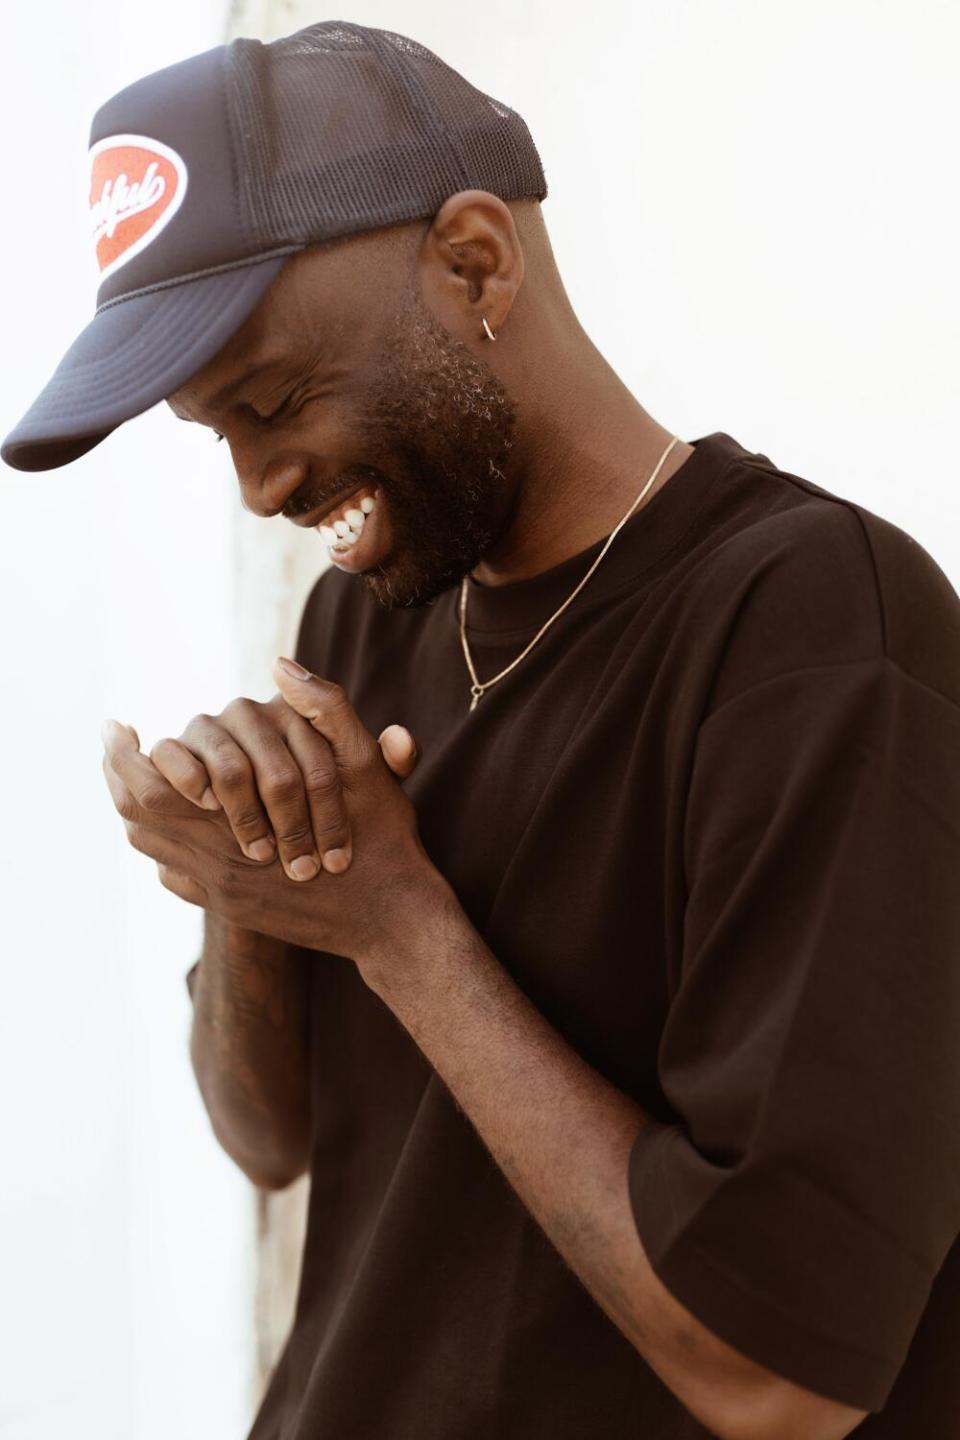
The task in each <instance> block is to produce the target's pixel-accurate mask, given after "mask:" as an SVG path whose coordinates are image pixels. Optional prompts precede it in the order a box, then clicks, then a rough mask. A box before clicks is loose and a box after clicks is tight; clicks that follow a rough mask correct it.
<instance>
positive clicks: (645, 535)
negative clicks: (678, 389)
mask: <svg viewBox="0 0 960 1440" xmlns="http://www.w3.org/2000/svg"><path fill="white" fill-rule="evenodd" d="M688 443H689V444H690V445H692V446H693V454H692V455H688V456H687V458H686V460H685V461H684V462H683V464H682V465H681V466H680V468H679V469H678V470H675V471H674V473H673V474H672V475H671V476H670V478H669V479H668V480H667V481H666V483H665V484H664V485H663V486H662V487H661V488H660V489H659V490H658V491H657V492H656V494H655V495H654V496H653V498H652V499H651V500H650V501H649V502H648V503H646V504H644V505H642V506H641V508H640V509H639V510H638V511H637V513H636V514H635V515H631V517H630V519H629V520H628V521H627V522H626V524H625V525H624V526H623V527H622V529H621V530H620V531H619V532H618V533H617V536H616V539H615V540H614V542H613V544H612V545H611V546H610V549H609V550H608V551H607V553H606V555H604V557H603V559H602V561H601V562H600V564H599V565H598V567H597V569H596V571H595V572H594V574H593V575H591V577H590V579H589V580H588V581H587V584H586V585H585V587H584V589H583V590H582V591H581V592H580V594H579V595H578V596H577V598H576V600H574V602H573V603H574V605H576V604H577V603H578V602H579V601H580V600H581V598H584V599H586V598H587V597H588V595H589V600H590V602H595V601H596V600H597V599H598V598H600V597H601V596H603V595H607V594H610V593H612V592H613V591H614V590H616V589H618V588H619V587H620V586H621V585H622V584H624V583H625V582H626V581H628V580H629V579H631V578H632V577H635V576H638V575H641V574H642V573H643V572H644V570H646V569H647V568H648V567H649V566H651V565H652V564H654V562H655V561H656V560H658V559H659V558H660V556H661V555H663V554H664V553H665V551H667V550H668V549H669V548H670V547H671V546H672V545H673V544H675V543H676V541H677V540H678V539H679V538H680V536H681V535H682V534H683V532H684V531H685V530H686V528H687V527H688V525H689V524H690V523H691V521H692V520H693V519H694V517H695V516H696V514H697V512H698V510H699V509H700V506H701V505H702V504H703V502H704V500H705V499H706V496H707V492H708V490H709V487H710V484H711V483H712V481H713V480H715V479H716V478H717V477H718V476H719V475H721V474H722V473H723V471H724V470H725V469H726V468H727V466H728V465H730V464H731V463H732V461H733V460H735V459H738V458H739V457H741V456H744V455H747V454H748V452H747V451H746V450H745V449H744V448H743V446H741V445H740V444H738V442H737V441H736V440H734V439H733V437H732V436H730V435H727V434H726V433H725V432H724V431H721V430H718V431H714V432H713V433H712V434H710V435H703V436H700V437H699V438H698V439H696V440H691V441H689V442H688ZM607 538H608V537H607V536H603V537H602V538H601V539H599V540H597V541H596V542H595V543H594V544H593V545H590V546H589V547H588V548H587V549H586V550H581V551H579V553H578V554H576V555H571V556H569V557H568V558H567V559H566V560H561V562H560V563H559V565H552V566H551V567H550V569H549V570H543V571H541V572H540V574H539V575H532V576H530V577H529V578H528V579H526V580H514V581H510V582H508V583H507V584H504V585H481V584H480V583H479V582H478V581H476V580H474V579H473V577H472V576H468V577H467V634H468V635H473V634H477V635H481V634H507V633H509V632H512V631H522V630H524V629H530V628H534V629H535V628H538V627H539V626H540V625H542V624H543V623H544V622H545V621H546V620H547V619H549V617H550V616H551V615H552V614H553V612H554V610H556V609H557V607H558V606H559V605H562V603H563V601H564V600H565V599H566V598H567V596H568V595H569V594H570V592H571V591H572V590H573V589H574V588H575V586H576V585H577V583H578V581H579V580H581V579H582V578H583V576H584V575H585V574H586V573H587V571H588V570H589V569H590V566H591V565H592V564H593V562H594V560H595V559H596V558H597V556H598V555H599V553H600V551H601V550H602V549H603V547H604V545H605V544H606V541H607ZM454 603H455V606H456V609H457V613H458V614H459V604H460V586H459V585H457V586H456V587H455V595H454Z"/></svg>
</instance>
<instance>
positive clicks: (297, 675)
mask: <svg viewBox="0 0 960 1440" xmlns="http://www.w3.org/2000/svg"><path fill="white" fill-rule="evenodd" d="M277 664H278V665H279V666H280V669H281V670H286V672H287V674H288V675H292V676H293V678H294V680H312V679H313V676H312V675H311V674H310V671H309V670H304V668H303V666H302V665H298V664H297V662H296V660H287V659H286V658H285V657H284V656H283V655H281V656H279V657H278V659H277Z"/></svg>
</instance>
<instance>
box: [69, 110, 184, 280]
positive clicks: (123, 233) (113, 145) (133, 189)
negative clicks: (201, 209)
mask: <svg viewBox="0 0 960 1440" xmlns="http://www.w3.org/2000/svg"><path fill="white" fill-rule="evenodd" d="M90 164H91V176H90V223H91V225H92V228H93V243H94V245H95V246H96V252H97V263H98V265H99V266H100V278H101V280H105V279H106V277H107V276H108V275H110V274H112V273H113V271H114V270H117V269H119V268H120V266H121V265H125V264H126V263H127V261H128V260H132V259H133V257H134V255H139V254H140V252H141V250H145V249H146V247H147V246H148V245H149V244H150V243H151V242H152V241H154V240H156V238H157V236H158V235H159V234H160V232H161V230H163V229H164V227H165V226H166V225H169V223H170V221H171V220H172V219H173V217H174V215H175V214H176V213H177V211H178V210H179V208H180V206H181V205H182V204H183V197H184V196H185V195H186V193H187V167H186V165H185V164H184V163H183V160H182V159H181V157H180V156H179V155H178V154H177V152H176V151H175V150H171V149H170V147H169V145H163V144H161V143H160V141H159V140H151V139H150V138H149V137H148V136H146V135H108V136H107V138H106V139H104V140H98V141H97V143H96V144H95V145H93V146H91V148H90Z"/></svg>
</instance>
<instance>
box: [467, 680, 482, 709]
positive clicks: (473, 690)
mask: <svg viewBox="0 0 960 1440" xmlns="http://www.w3.org/2000/svg"><path fill="white" fill-rule="evenodd" d="M470 694H471V695H472V696H473V699H472V700H471V701H470V709H471V710H476V708H477V701H478V700H479V699H480V696H481V695H482V694H483V687H482V686H480V685H471V686H470Z"/></svg>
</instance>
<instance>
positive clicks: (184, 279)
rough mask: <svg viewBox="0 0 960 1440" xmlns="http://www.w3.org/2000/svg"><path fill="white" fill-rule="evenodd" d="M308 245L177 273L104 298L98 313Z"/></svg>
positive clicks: (304, 247)
mask: <svg viewBox="0 0 960 1440" xmlns="http://www.w3.org/2000/svg"><path fill="white" fill-rule="evenodd" d="M305 249H306V245H304V244H303V243H302V242H301V243H298V244H296V245H280V246H277V248H276V249H274V250H264V251H262V252H261V253H260V254H259V255H247V256H245V257H244V259H242V260H227V261H225V262H224V263H223V264H222V265H210V266H208V267H207V269H206V270H192V271H190V273H189V274H187V275H177V276H175V277H174V278H173V279H171V280H156V281H154V283H153V284H152V285H142V286H141V287H140V289H139V290H128V291H127V293H126V294H125V295H114V297H113V299H112V300H104V302H103V304H102V305H98V306H97V308H96V311H95V312H94V313H95V314H96V315H100V314H101V313H102V312H103V311H104V310H109V309H111V307H112V306H114V305H122V304H123V302H124V301H125V300H135V299H137V298H138V296H140V295H152V294H154V292H155V291H157V290H171V289H173V287H174V286H176V285H186V284H188V283H189V282H190V281H191V280H203V279H205V278H206V276H208V275H222V274H224V273H225V272H226V271H228V270H242V269H243V268H244V267H246V266H250V265H258V264H259V263H260V262H261V261H262V260H276V259H278V258H279V257H280V256H281V255H294V254H296V252H297V251H298V250H305Z"/></svg>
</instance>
